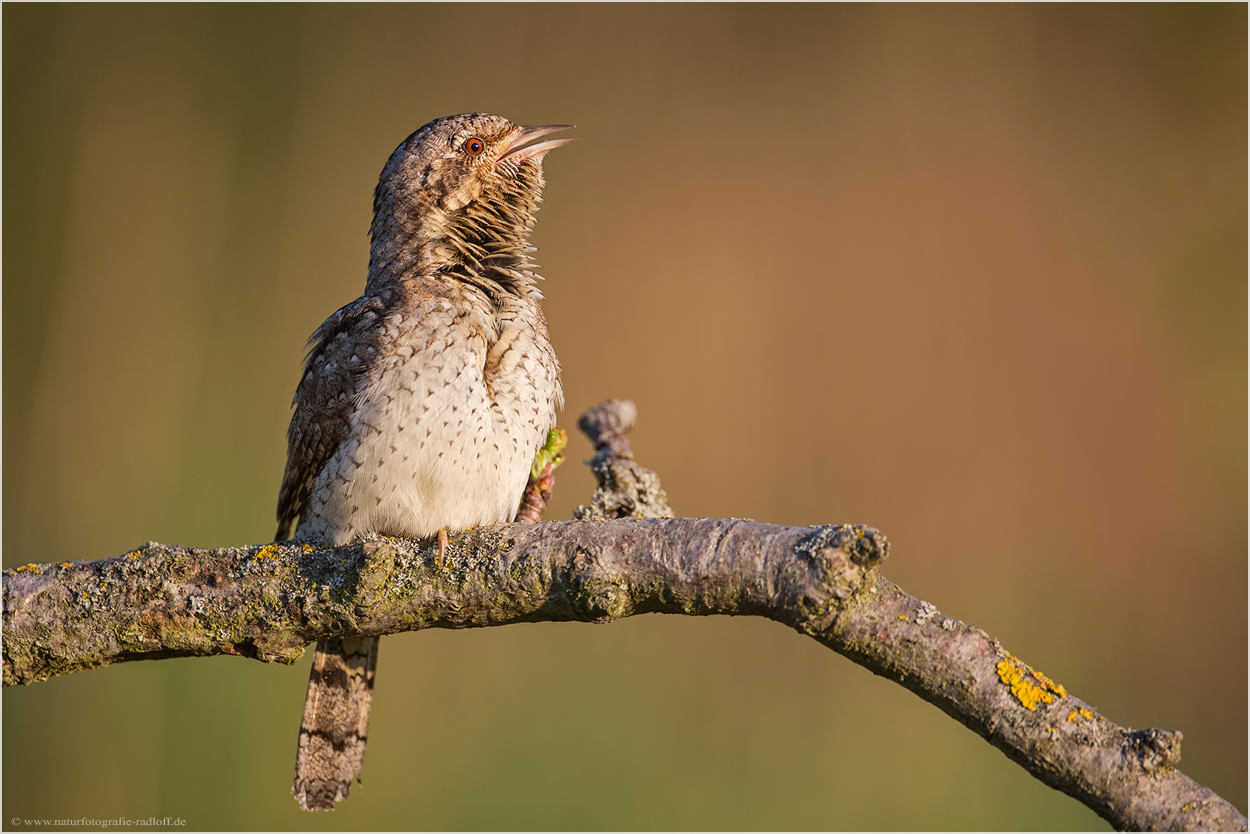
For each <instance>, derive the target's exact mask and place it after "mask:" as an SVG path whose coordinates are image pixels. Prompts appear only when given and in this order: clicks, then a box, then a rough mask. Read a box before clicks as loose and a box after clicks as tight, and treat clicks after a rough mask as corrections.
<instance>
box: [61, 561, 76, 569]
mask: <svg viewBox="0 0 1250 834" xmlns="http://www.w3.org/2000/svg"><path fill="white" fill-rule="evenodd" d="M73 566H74V563H73V562H62V563H61V567H63V568H72V567H73Z"/></svg>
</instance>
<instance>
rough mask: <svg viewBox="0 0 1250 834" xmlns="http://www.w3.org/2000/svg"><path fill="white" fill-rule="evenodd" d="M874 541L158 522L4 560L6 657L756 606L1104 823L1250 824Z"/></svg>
mask: <svg viewBox="0 0 1250 834" xmlns="http://www.w3.org/2000/svg"><path fill="white" fill-rule="evenodd" d="M618 416H619V409H618ZM628 422H630V421H620V420H617V421H616V422H614V423H612V422H609V423H608V424H605V425H606V428H605V425H600V426H599V428H600V429H603V431H602V432H600V434H599V435H598V436H596V435H595V434H594V429H595V426H594V425H592V426H591V432H590V433H591V434H592V437H595V439H596V445H598V446H600V449H601V451H602V450H603V449H605V448H606V449H611V448H612V447H613V443H616V449H617V452H620V451H625V452H628V444H626V445H624V446H621V445H620V442H619V441H623V431H624V430H627V429H626V428H625V426H626V424H627V423H628ZM600 440H602V441H603V443H602V444H600V443H599V441H600ZM596 460H598V456H597V457H596ZM614 467H615V468H614ZM621 467H624V469H620V468H621ZM635 467H636V468H637V469H638V470H640V471H641V473H646V470H641V467H637V464H634V463H633V461H632V459H630V458H628V457H620V456H617V457H613V455H612V454H611V453H609V454H606V455H605V456H604V461H603V466H602V467H600V468H601V469H603V470H604V472H606V473H608V476H604V475H601V483H600V491H601V492H603V493H604V495H603V496H602V500H599V503H598V504H597V505H595V506H598V509H599V511H600V513H602V515H605V516H606V515H608V514H609V513H610V514H612V515H635V514H636V513H637V512H639V511H640V508H641V509H645V508H648V507H649V508H651V509H655V508H657V507H659V506H663V507H664V508H665V509H667V505H666V504H664V503H663V499H662V496H663V493H662V491H660V490H659V486H658V479H657V480H656V482H655V483H653V484H652V483H650V481H649V480H648V479H647V477H646V476H645V475H640V472H638V471H635V469H634V468H635ZM617 470H620V472H624V473H625V475H627V476H628V478H624V477H616V476H613V475H611V473H612V472H616V471H617ZM597 471H599V470H597ZM620 472H617V475H619V474H620ZM647 474H650V475H651V477H654V475H653V473H647ZM609 476H610V477H609ZM613 478H615V480H613ZM630 478H632V482H630V483H624V481H625V480H628V479H630ZM631 483H632V486H631ZM631 489H632V490H633V492H632V493H631V492H630V490H631ZM622 496H623V497H622ZM640 496H641V497H640ZM600 498H601V496H600V495H599V493H596V499H597V500H598V499H600ZM596 515H598V514H596ZM600 517H602V516H600ZM888 549H889V545H888V543H887V542H886V539H885V537H884V536H883V535H882V534H881V533H880V532H878V531H877V530H874V529H872V528H870V527H863V526H859V525H842V526H836V527H814V528H804V527H784V526H778V525H770V524H761V523H758V522H754V521H741V520H734V519H689V518H616V519H612V520H606V521H571V522H540V523H515V524H508V525H502V526H498V527H490V528H480V529H475V530H470V531H468V532H465V533H462V534H459V535H456V536H453V537H452V539H451V546H450V549H449V558H448V559H447V560H446V563H445V564H444V566H443V567H442V568H441V569H440V568H439V566H438V564H437V557H436V552H435V547H434V546H433V545H432V544H428V545H423V544H422V543H420V542H415V541H410V540H403V539H379V540H376V541H369V542H365V543H363V544H357V545H351V546H347V547H342V548H338V549H332V548H327V547H319V546H315V545H312V544H308V543H299V542H284V543H280V544H268V545H263V546H260V545H258V546H252V547H243V548H227V549H217V550H202V549H191V548H184V547H178V546H170V545H160V544H156V543H154V542H153V543H149V544H148V545H146V546H144V547H143V548H140V549H139V550H136V551H134V552H131V553H127V554H125V555H123V556H119V557H116V558H113V559H107V560H103V561H97V562H77V563H62V564H60V565H49V564H31V565H26V566H23V567H20V568H16V569H13V570H9V571H5V572H4V577H3V578H4V588H3V606H4V608H3V617H4V662H3V679H4V685H6V686H10V685H13V684H27V683H32V682H34V681H40V680H45V679H47V678H49V677H53V676H55V675H63V674H68V673H71V672H75V671H80V670H82V669H88V668H94V667H98V666H106V665H109V664H111V663H116V662H120V661H125V660H140V659H157V658H163V657H176V656H187V655H210V654H236V655H242V656H245V657H253V658H257V659H259V660H265V661H281V662H286V663H290V662H294V661H295V660H296V659H298V658H299V657H300V655H301V654H302V653H303V647H304V646H305V645H307V644H308V643H309V642H312V641H314V640H316V639H317V638H320V637H351V636H357V635H381V634H392V633H395V632H399V631H411V630H416V629H421V628H471V627H482V626H491V625H505V624H507V623H514V622H535V621H564V620H580V621H592V622H608V621H611V620H614V619H619V618H621V617H627V616H630V615H633V614H643V613H649V612H665V613H672V614H693V615H707V614H737V615H754V616H762V617H767V618H769V619H773V620H776V621H778V622H781V623H785V624H786V625H788V626H790V627H792V628H794V629H795V630H796V631H798V632H800V633H802V634H806V635H808V636H810V637H812V638H814V639H816V640H818V641H820V642H821V643H823V644H825V645H826V646H828V647H830V648H831V649H833V650H834V651H836V652H838V653H840V654H842V655H844V656H846V657H848V658H850V659H851V660H853V661H855V662H856V663H860V664H862V665H864V666H866V667H867V668H868V669H870V670H872V671H873V672H875V673H876V674H878V675H881V676H883V677H886V678H889V679H891V680H894V681H896V682H898V683H901V684H902V685H904V686H906V687H907V688H908V689H911V690H912V691H913V692H915V693H916V694H918V695H920V697H922V698H924V699H925V700H927V701H929V702H931V703H933V704H935V705H936V706H938V707H939V708H940V709H942V710H943V711H944V712H946V713H947V714H949V715H951V716H952V717H953V718H955V719H956V720H958V721H960V722H961V723H963V724H964V725H966V726H967V727H969V728H970V729H972V730H973V731H975V732H977V733H978V734H979V735H981V736H982V737H984V738H985V739H986V740H988V741H989V742H990V743H991V744H993V745H994V746H996V747H998V748H999V749H1000V750H1002V751H1003V752H1004V753H1006V754H1007V756H1008V757H1010V758H1011V759H1012V760H1013V761H1015V762H1017V763H1018V764H1020V765H1021V766H1022V767H1024V768H1025V769H1026V770H1028V771H1029V772H1030V773H1032V774H1033V775H1034V776H1036V777H1037V778H1038V779H1041V780H1042V781H1043V782H1045V783H1046V784H1048V785H1050V786H1052V787H1054V788H1057V789H1058V790H1061V791H1063V792H1064V793H1067V794H1069V795H1071V796H1073V797H1075V798H1076V799H1078V800H1080V801H1081V802H1083V803H1085V804H1086V805H1088V806H1089V807H1090V808H1092V809H1093V810H1094V811H1095V812H1097V813H1098V814H1099V815H1100V816H1102V817H1103V818H1104V819H1106V820H1107V821H1108V822H1110V823H1111V824H1112V825H1113V826H1115V827H1116V828H1121V829H1136V830H1146V829H1185V830H1193V829H1220V830H1242V831H1244V830H1246V819H1245V817H1244V816H1242V815H1241V814H1240V813H1239V812H1238V811H1237V809H1236V808H1234V807H1233V806H1232V805H1231V804H1229V803H1228V802H1226V801H1224V800H1223V799H1221V798H1220V797H1218V796H1216V795H1215V794H1214V793H1212V792H1211V791H1210V790H1208V789H1207V788H1204V787H1202V786H1201V785H1198V784H1197V783H1195V782H1194V781H1193V780H1191V779H1189V778H1188V777H1186V776H1185V775H1183V774H1182V773H1180V772H1179V771H1177V770H1176V769H1175V765H1176V763H1177V762H1178V761H1179V759H1180V741H1181V734H1180V733H1179V732H1168V731H1162V730H1139V731H1134V730H1130V729H1126V728H1123V727H1119V726H1117V725H1116V724H1114V723H1112V722H1111V721H1110V720H1108V719H1106V718H1104V717H1103V716H1101V715H1099V714H1098V712H1097V711H1096V710H1095V709H1094V708H1092V707H1091V706H1089V705H1088V704H1086V703H1085V702H1084V701H1081V700H1079V699H1078V698H1076V697H1075V696H1073V695H1071V694H1069V693H1067V692H1066V690H1065V689H1064V688H1063V687H1062V686H1061V685H1059V684H1057V683H1055V682H1054V681H1052V680H1050V679H1049V678H1047V677H1046V676H1045V675H1043V674H1041V673H1040V672H1038V671H1036V670H1034V669H1032V668H1030V667H1029V666H1027V665H1026V664H1024V663H1023V662H1022V661H1020V660H1018V659H1016V658H1015V657H1013V656H1012V655H1011V654H1009V653H1008V652H1007V651H1006V650H1005V649H1004V648H1003V647H1002V646H1001V645H999V644H998V642H997V641H996V640H993V639H992V638H990V637H989V635H987V634H986V633H985V632H984V631H982V630H981V629H979V628H976V627H973V626H969V625H966V624H965V623H962V622H960V621H958V620H954V619H951V618H949V617H946V616H944V615H942V614H941V613H940V612H938V610H937V609H936V608H935V607H934V606H932V605H930V604H929V603H927V602H923V601H921V600H918V599H916V598H915V597H912V596H910V595H908V594H907V593H905V592H903V591H902V590H901V589H899V588H898V587H897V586H895V585H893V584H892V583H890V582H889V581H887V580H885V579H884V578H881V577H880V576H879V575H878V567H879V565H880V563H881V561H882V560H883V559H884V558H885V557H886V555H887V553H888Z"/></svg>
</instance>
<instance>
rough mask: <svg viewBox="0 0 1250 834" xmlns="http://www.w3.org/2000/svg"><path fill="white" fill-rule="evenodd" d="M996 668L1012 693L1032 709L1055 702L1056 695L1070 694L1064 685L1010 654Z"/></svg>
mask: <svg viewBox="0 0 1250 834" xmlns="http://www.w3.org/2000/svg"><path fill="white" fill-rule="evenodd" d="M995 668H996V669H997V670H998V679H999V680H1000V681H1002V682H1003V683H1005V684H1007V685H1008V686H1010V687H1011V694H1012V695H1014V696H1015V697H1016V700H1017V701H1019V702H1020V703H1021V704H1024V707H1025V709H1028V710H1030V711H1032V710H1035V709H1037V705H1038V704H1053V703H1054V702H1055V697H1054V696H1055V695H1058V696H1059V697H1060V698H1063V697H1065V696H1066V695H1067V694H1068V691H1067V690H1066V689H1064V688H1063V687H1062V686H1060V685H1059V684H1057V683H1055V682H1054V681H1052V680H1051V679H1050V678H1048V677H1046V676H1045V675H1043V674H1042V673H1041V672H1038V671H1037V670H1035V669H1034V668H1033V667H1031V666H1026V665H1025V664H1023V663H1021V662H1020V661H1019V660H1018V659H1017V658H1015V657H1014V656H1012V655H1010V654H1009V655H1007V657H1006V658H1004V659H1003V660H1000V661H999V662H998V665H997V666H996V667H995ZM1052 693H1053V694H1052ZM1068 720H1072V719H1071V718H1069V719H1068Z"/></svg>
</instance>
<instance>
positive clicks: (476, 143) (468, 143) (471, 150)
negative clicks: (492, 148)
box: [464, 136, 486, 156]
mask: <svg viewBox="0 0 1250 834" xmlns="http://www.w3.org/2000/svg"><path fill="white" fill-rule="evenodd" d="M484 150H486V143H485V142H483V141H482V140H481V139H478V138H477V137H476V136H471V137H470V138H468V139H465V140H464V152H465V153H467V154H469V155H470V156H477V155H478V154H480V153H481V152H482V151H484Z"/></svg>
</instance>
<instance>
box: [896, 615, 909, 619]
mask: <svg viewBox="0 0 1250 834" xmlns="http://www.w3.org/2000/svg"><path fill="white" fill-rule="evenodd" d="M898 618H899V619H900V620H905V619H907V615H906V614H899V615H898Z"/></svg>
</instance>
